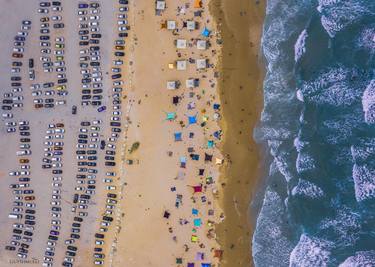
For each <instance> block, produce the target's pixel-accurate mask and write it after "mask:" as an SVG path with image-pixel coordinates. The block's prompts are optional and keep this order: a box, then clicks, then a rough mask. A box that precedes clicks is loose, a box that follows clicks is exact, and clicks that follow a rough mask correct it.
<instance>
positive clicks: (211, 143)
mask: <svg viewBox="0 0 375 267" xmlns="http://www.w3.org/2000/svg"><path fill="white" fill-rule="evenodd" d="M207 147H208V148H213V147H214V141H212V140H208V141H207Z"/></svg>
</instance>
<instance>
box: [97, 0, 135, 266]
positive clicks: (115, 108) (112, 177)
mask: <svg viewBox="0 0 375 267" xmlns="http://www.w3.org/2000/svg"><path fill="white" fill-rule="evenodd" d="M119 4H120V7H119V10H118V11H119V12H118V13H117V15H116V16H117V24H118V25H119V26H118V31H119V32H118V39H117V40H115V43H114V44H113V46H114V55H113V56H114V60H113V67H112V68H111V78H112V80H113V81H112V95H111V96H110V98H111V100H112V103H111V104H112V105H111V111H110V112H111V116H110V122H109V124H110V125H109V126H110V128H111V136H110V137H108V139H107V142H108V145H109V144H113V145H115V144H116V142H117V140H118V138H119V135H120V133H121V118H122V113H121V104H122V96H123V86H124V82H123V80H122V79H123V77H122V68H121V67H122V65H123V59H122V58H123V57H124V56H125V52H124V51H125V39H124V38H126V37H127V36H128V34H127V31H128V30H129V29H130V27H129V26H128V21H127V18H128V17H127V11H128V1H124V0H120V1H119ZM108 154H112V155H111V156H112V158H108V157H107V155H108ZM115 155H116V148H115V147H114V148H113V147H112V148H111V149H110V150H108V149H107V150H106V156H105V158H104V160H105V165H106V167H107V168H111V167H112V166H115ZM109 159H111V160H112V161H108V160H109ZM111 162H112V163H111ZM103 182H104V183H105V184H106V186H105V189H106V190H107V195H106V203H105V207H104V212H103V214H102V220H101V222H100V226H99V231H98V232H97V233H96V234H95V239H96V242H98V241H99V242H100V240H101V239H103V238H104V237H105V233H106V232H107V231H108V227H109V226H110V225H111V224H112V223H113V218H114V213H115V208H116V204H117V201H118V194H117V193H116V192H117V191H118V190H117V187H116V185H115V184H116V183H117V182H118V177H117V175H116V173H115V172H113V171H112V172H111V171H108V172H107V173H106V177H105V178H104V179H103ZM103 242H104V241H103ZM104 256H105V254H104V253H103V251H102V250H100V251H98V248H97V247H95V248H94V251H93V258H94V264H95V265H103V264H104Z"/></svg>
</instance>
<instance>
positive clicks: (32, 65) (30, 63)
mask: <svg viewBox="0 0 375 267" xmlns="http://www.w3.org/2000/svg"><path fill="white" fill-rule="evenodd" d="M29 68H30V69H31V68H34V59H32V58H30V59H29Z"/></svg>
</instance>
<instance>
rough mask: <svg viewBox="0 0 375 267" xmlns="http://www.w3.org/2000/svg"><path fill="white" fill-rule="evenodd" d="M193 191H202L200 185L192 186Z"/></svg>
mask: <svg viewBox="0 0 375 267" xmlns="http://www.w3.org/2000/svg"><path fill="white" fill-rule="evenodd" d="M193 189H194V193H201V192H202V190H203V189H202V185H195V186H193Z"/></svg>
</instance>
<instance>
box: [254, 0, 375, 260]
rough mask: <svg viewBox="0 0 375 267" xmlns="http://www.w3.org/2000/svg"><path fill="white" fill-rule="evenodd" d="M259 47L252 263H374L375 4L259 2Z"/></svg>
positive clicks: (365, 0) (358, 0)
mask: <svg viewBox="0 0 375 267" xmlns="http://www.w3.org/2000/svg"><path fill="white" fill-rule="evenodd" d="M262 48H263V52H264V56H265V59H266V68H267V74H266V77H265V80H264V110H263V112H262V116H261V123H260V126H259V127H258V128H257V129H256V130H255V133H254V136H255V139H256V140H257V141H258V142H261V143H264V144H266V145H267V147H268V153H269V155H270V157H271V158H272V160H271V164H270V166H269V175H268V177H265V179H266V181H267V182H266V184H267V185H266V190H265V191H266V192H265V196H264V199H263V204H262V208H261V210H260V213H259V216H258V220H257V225H256V229H255V233H254V236H253V249H252V253H253V257H254V262H255V265H256V266H265V267H266V266H267V267H270V266H365V265H366V264H368V265H366V266H375V209H374V207H375V161H374V159H375V146H374V145H375V75H374V65H375V62H374V61H373V56H374V54H375V1H371V0H269V1H268V3H267V15H266V21H265V25H264V32H263V39H262ZM354 263H356V264H359V265H355V264H354Z"/></svg>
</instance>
